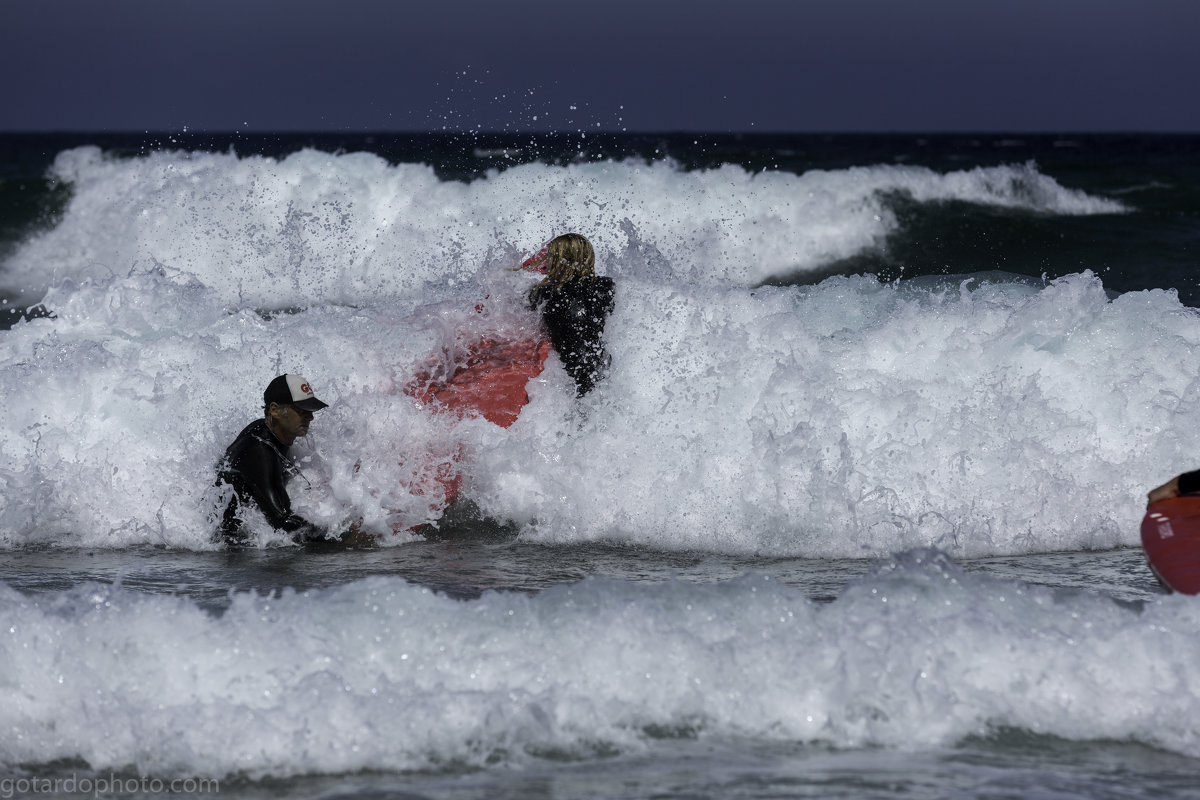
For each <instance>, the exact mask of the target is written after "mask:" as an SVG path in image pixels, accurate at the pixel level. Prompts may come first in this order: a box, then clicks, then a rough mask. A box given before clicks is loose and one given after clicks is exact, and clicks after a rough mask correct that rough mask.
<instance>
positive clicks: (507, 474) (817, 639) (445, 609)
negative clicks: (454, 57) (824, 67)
mask: <svg viewBox="0 0 1200 800" xmlns="http://www.w3.org/2000/svg"><path fill="white" fill-rule="evenodd" d="M572 230H573V231H578V232H580V233H584V234H585V235H587V236H588V237H589V238H590V239H591V240H592V242H593V243H594V245H595V246H596V250H597V256H598V271H600V272H601V273H603V274H607V275H610V276H612V277H613V278H614V280H615V281H616V285H617V300H616V310H615V312H614V314H613V316H612V317H611V318H610V320H609V324H608V327H607V330H606V338H607V342H608V347H609V350H610V352H611V354H612V357H613V365H612V369H611V372H610V374H609V375H608V376H607V378H606V379H605V380H604V381H603V382H602V383H601V384H600V385H599V387H598V388H597V389H596V390H595V391H594V392H593V393H592V394H590V395H588V396H587V397H586V398H583V399H581V400H577V399H576V398H575V397H574V392H573V387H572V386H571V382H570V379H569V378H568V377H567V376H566V374H565V372H564V371H563V369H562V366H561V364H559V363H558V362H557V359H556V358H555V357H553V356H552V357H551V360H550V361H549V362H548V365H547V369H546V371H545V372H544V373H543V375H542V376H541V377H539V378H538V379H535V380H534V381H532V382H531V383H530V385H529V387H528V390H529V394H530V398H531V399H530V403H529V405H528V406H526V408H525V409H524V410H523V412H522V414H521V417H520V419H518V421H517V422H516V423H515V424H514V425H513V426H512V427H511V428H508V429H502V428H498V427H496V426H494V425H491V424H490V423H488V422H486V421H484V420H479V419H466V420H453V419H448V418H447V417H446V416H445V415H439V414H436V413H433V412H432V411H431V410H430V409H428V408H422V407H419V406H418V405H416V404H414V402H413V401H412V399H411V398H409V397H408V396H407V395H405V394H404V393H403V392H402V391H401V389H402V387H403V386H404V385H405V383H406V382H407V381H408V380H409V379H410V378H411V377H412V375H413V374H414V373H415V372H417V371H419V370H421V369H423V368H426V367H428V366H429V365H430V364H440V365H442V366H445V365H448V364H452V363H453V362H455V361H456V360H457V359H460V358H462V357H463V353H462V352H461V348H460V345H459V344H458V343H460V342H461V341H463V340H465V339H469V338H470V337H471V336H472V335H475V334H481V333H495V332H500V333H511V332H518V331H528V330H530V329H531V328H533V327H534V326H536V318H534V317H533V316H532V315H531V313H530V312H529V311H528V310H527V309H526V308H525V307H524V304H523V302H522V299H523V297H524V295H525V293H526V291H527V290H528V288H529V286H530V282H531V280H532V278H531V276H529V275H526V274H524V273H519V272H514V271H511V270H510V269H508V268H509V267H512V266H515V265H516V264H519V263H520V261H521V260H522V259H523V258H524V257H525V256H526V255H528V254H530V253H532V252H534V251H536V250H537V249H538V248H539V247H540V246H541V244H542V243H543V242H545V241H546V240H547V239H549V238H550V237H551V236H553V235H556V234H559V233H563V232H566V231H572ZM0 302H2V303H3V309H4V312H5V314H4V319H3V329H2V330H0V405H2V406H3V408H4V409H5V413H4V417H3V424H2V425H0V453H2V454H3V458H0V486H2V487H3V492H2V493H0V731H3V732H4V733H3V735H0V795H3V796H18V795H21V794H28V795H37V796H58V797H71V796H79V794H80V793H81V792H82V793H105V792H107V793H108V794H109V795H111V796H125V795H137V794H139V793H141V794H153V793H155V792H156V791H170V792H171V793H174V794H179V795H181V796H198V795H205V794H214V793H216V790H217V789H218V788H219V791H220V793H221V794H228V795H232V796H235V797H247V798H257V797H280V796H288V797H313V798H332V797H347V798H373V797H413V798H415V797H424V798H448V799H449V798H454V799H457V798H476V797H489V798H491V797H513V798H555V799H557V798H590V797H604V798H610V797H611V798H650V797H687V798H701V797H704V798H709V797H711V798H767V797H771V798H778V797H820V798H837V797H845V798H860V797H867V798H872V797H880V798H883V797H896V796H904V797H917V798H924V797H929V798H935V797H936V798H941V797H980V798H983V797H987V798H998V797H1014V798H1015V797H1021V798H1027V797H1035V798H1036V797H1046V798H1067V797H1080V798H1084V797H1086V798H1103V797H1114V798H1116V797H1121V798H1128V797H1135V798H1136V797H1147V798H1149V797H1155V798H1162V797H1200V723H1198V722H1197V721H1196V720H1197V719H1200V713H1198V712H1200V708H1197V706H1198V705H1200V667H1198V666H1197V664H1200V605H1197V603H1196V601H1195V600H1194V599H1193V598H1190V597H1182V596H1174V595H1168V594H1165V593H1164V592H1163V591H1162V590H1161V589H1160V588H1159V587H1158V585H1157V584H1156V582H1155V581H1154V579H1153V577H1152V576H1151V575H1150V573H1149V571H1148V570H1147V568H1146V567H1145V564H1144V559H1143V558H1142V554H1141V551H1140V548H1139V547H1138V523H1139V521H1140V519H1141V515H1142V512H1143V509H1144V504H1145V493H1146V491H1148V490H1149V489H1150V488H1151V487H1153V486H1155V485H1157V484H1158V483H1161V482H1162V481H1164V480H1166V479H1167V478H1169V477H1171V476H1172V475H1174V474H1176V473H1178V472H1180V471H1183V470H1186V469H1194V468H1196V467H1197V466H1200V465H1198V464H1197V463H1196V462H1197V454H1198V453H1200V430H1198V426H1197V425H1195V420H1196V419H1197V415H1198V414H1200V408H1198V404H1200V312H1198V311H1197V306H1200V137H1171V136H1080V135H1075V136H1029V137H1012V136H1006V137H999V136H986V135H978V136H890V137H868V136H777V135H772V136H753V137H748V136H716V135H703V136H701V135H680V134H676V135H663V136H642V135H637V136H635V135H626V136H592V135H588V136H586V137H585V136H583V135H580V134H576V135H565V134H563V135H553V136H549V135H547V136H540V137H529V136H523V137H522V136H510V137H494V136H454V135H445V136H432V135H407V136H406V135H383V134H380V135H374V136H365V135H359V136H298V135H286V136H258V137H251V136H227V137H218V136H210V135H200V134H173V135H144V136H117V135H96V136H86V135H45V136H31V135H21V136H16V135H8V136H0ZM285 371H292V372H302V373H303V374H304V375H306V376H307V377H308V378H309V379H310V380H311V382H312V383H313V385H314V388H315V389H316V391H317V394H318V396H320V397H321V398H322V399H324V400H326V401H327V402H329V403H330V408H329V409H327V410H325V411H322V412H320V413H319V414H318V415H317V418H316V420H315V422H314V424H313V426H312V432H311V434H310V435H309V436H308V437H307V438H306V439H305V440H302V441H301V442H299V443H298V444H297V446H296V448H295V450H296V452H297V453H298V455H299V456H300V458H301V461H302V467H303V474H304V479H303V481H301V482H300V483H299V484H298V485H294V488H293V499H294V502H295V505H296V506H297V508H298V510H299V511H300V512H301V513H303V514H304V515H306V516H308V517H310V518H312V519H315V520H318V521H321V522H324V523H327V524H330V525H337V524H341V523H344V522H346V521H348V520H353V519H358V518H361V519H362V520H363V522H362V524H363V526H364V527H365V528H366V529H367V530H369V531H371V532H373V533H375V534H377V535H378V537H379V544H378V546H377V547H375V548H374V549H371V550H364V551H351V552H310V551H306V550H302V549H300V548H296V547H293V546H290V545H289V544H288V543H287V542H286V540H284V539H283V538H282V537H280V536H278V535H275V534H273V533H271V532H270V531H268V530H260V534H261V535H260V542H259V546H258V547H255V548H252V549H250V550H247V551H239V552H230V551H227V550H225V549H223V548H221V547H220V546H218V545H216V544H214V543H213V541H212V537H211V534H212V531H213V527H214V526H213V514H214V510H215V509H217V508H218V507H219V505H220V502H221V497H220V495H219V492H218V491H217V490H216V489H215V488H214V487H213V486H212V474H213V473H212V469H213V464H214V463H215V462H216V461H217V459H218V458H219V457H220V454H221V453H222V451H223V449H224V447H225V446H226V445H227V444H228V442H229V441H230V440H231V439H232V437H233V436H234V435H235V434H236V433H237V432H238V431H239V430H240V429H241V427H242V426H243V425H244V424H245V423H246V422H248V421H249V420H251V419H253V418H254V417H255V416H256V415H257V414H258V413H260V410H261V392H262V388H263V386H264V385H265V383H266V382H267V381H268V380H269V379H270V378H271V377H273V376H274V375H276V374H278V373H280V372H285ZM446 466H451V467H452V468H454V469H456V470H458V471H460V472H461V474H462V475H463V480H464V489H463V495H464V498H465V499H464V500H463V501H462V502H461V503H459V504H458V505H457V506H455V507H454V508H452V509H449V510H448V511H446V512H445V513H443V511H442V510H441V509H438V508H435V507H431V504H430V501H429V496H430V493H429V487H430V483H429V482H430V481H431V480H433V477H432V476H433V475H434V474H435V473H436V472H437V470H438V468H440V467H446ZM416 526H424V527H416ZM414 530H416V531H417V532H414ZM101 789H103V790H104V792H101V791H99V790H101ZM93 790H95V791H93Z"/></svg>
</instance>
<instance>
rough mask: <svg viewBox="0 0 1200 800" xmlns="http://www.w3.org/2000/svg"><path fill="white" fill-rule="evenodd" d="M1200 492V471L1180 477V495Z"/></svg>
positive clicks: (1186, 473)
mask: <svg viewBox="0 0 1200 800" xmlns="http://www.w3.org/2000/svg"><path fill="white" fill-rule="evenodd" d="M1193 492H1200V470H1196V471H1195V472H1185V473H1183V474H1182V475H1180V476H1179V493H1180V494H1192V493H1193Z"/></svg>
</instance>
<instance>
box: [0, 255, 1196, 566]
mask: <svg viewBox="0 0 1200 800" xmlns="http://www.w3.org/2000/svg"><path fill="white" fill-rule="evenodd" d="M488 280H489V281H491V283H490V284H488V285H487V286H486V287H485V286H484V285H483V282H482V281H481V282H480V283H477V284H473V285H472V286H471V287H470V288H469V290H464V294H463V296H462V299H461V300H460V301H459V302H456V303H452V302H447V303H442V304H436V305H429V306H425V307H422V308H420V309H418V310H417V311H416V312H413V313H409V312H405V311H396V310H394V309H393V308H392V307H391V306H389V305H387V304H377V305H363V306H360V307H358V308H350V307H343V306H320V307H316V308H312V309H309V310H307V311H303V312H298V313H294V314H282V315H278V316H274V317H271V318H269V319H267V318H264V317H263V316H261V315H259V314H256V313H254V312H252V311H239V312H235V313H229V312H226V311H225V310H223V309H222V304H221V301H220V298H219V297H218V296H217V294H218V293H216V292H214V291H212V290H210V289H208V288H206V287H203V286H201V285H199V284H197V283H196V282H195V281H194V280H191V279H182V278H181V277H180V276H171V275H168V274H165V273H163V272H162V271H153V270H152V271H150V272H146V273H139V274H135V275H131V276H128V277H121V278H115V277H114V278H109V279H106V280H103V281H101V280H89V281H85V282H84V283H82V284H80V285H76V286H71V287H67V286H65V285H64V286H62V287H59V288H58V289H56V290H55V291H54V292H52V293H51V298H50V302H51V303H52V304H53V305H54V307H55V308H56V313H57V317H56V318H55V319H39V320H33V321H30V322H25V323H22V324H20V325H18V326H16V327H15V328H14V329H13V330H11V331H9V332H7V333H5V334H4V335H3V336H0V403H2V404H3V407H4V408H5V410H6V415H5V421H4V424H3V425H2V426H0V452H2V453H3V461H2V462H0V481H3V485H4V492H3V497H0V537H2V538H3V541H4V542H5V543H6V544H8V545H10V546H11V545H18V544H22V543H37V542H43V543H44V542H55V543H59V544H75V545H83V546H97V545H112V546H123V545H128V544H134V543H140V542H160V543H167V544H170V545H173V546H185V547H205V546H208V545H207V544H206V543H207V540H208V539H207V537H208V534H209V532H210V531H211V520H210V519H209V518H208V516H207V515H208V514H210V513H211V511H212V508H213V507H214V503H215V502H216V500H215V499H214V496H213V491H212V488H211V486H210V480H211V476H212V465H213V464H214V463H215V462H216V461H217V459H218V458H219V456H220V454H221V452H222V450H223V448H224V446H225V445H226V444H227V443H228V442H229V441H230V440H231V438H232V437H233V435H234V434H236V432H237V431H238V430H239V429H240V427H241V426H242V425H244V424H245V423H246V422H248V421H249V420H250V419H253V418H254V416H256V415H257V414H258V413H259V408H260V404H261V400H260V398H261V394H260V393H261V390H262V388H261V387H262V385H263V383H264V382H265V380H266V379H267V377H269V376H273V375H275V374H277V373H279V372H283V371H302V372H303V373H304V374H306V375H307V376H308V377H309V378H310V379H311V380H312V381H313V382H314V385H315V386H316V387H317V390H318V392H319V394H320V395H321V396H323V397H324V398H325V399H326V400H328V401H330V402H331V403H332V407H331V408H330V409H328V410H326V411H323V412H321V413H320V414H319V415H318V417H317V420H316V422H315V423H314V425H313V432H312V434H311V435H310V437H309V440H308V442H307V443H301V444H299V445H298V446H297V450H298V453H299V455H300V456H301V457H302V458H304V459H305V462H304V463H305V473H306V476H307V479H308V481H309V483H310V484H311V486H304V485H303V484H302V485H301V489H299V490H297V491H296V492H294V494H295V495H296V501H297V504H298V506H299V507H300V508H301V509H302V510H303V512H304V513H306V514H308V515H310V516H312V517H314V518H317V519H320V520H321V521H324V522H328V523H330V524H334V523H336V522H338V521H339V520H343V519H345V518H348V517H351V516H354V515H362V516H364V517H365V518H366V520H367V523H368V526H369V527H371V528H372V529H373V530H376V531H386V530H389V529H390V528H391V527H393V526H400V527H406V526H407V525H408V524H415V523H417V522H420V521H423V520H425V519H427V518H428V517H429V507H428V487H429V484H428V483H427V481H428V479H429V477H428V471H429V470H432V469H435V468H436V464H437V462H438V461H439V460H444V459H454V460H457V461H459V462H460V465H461V469H462V470H463V474H464V477H465V487H466V488H465V493H466V494H467V495H468V496H470V497H471V498H473V499H474V500H475V501H476V502H477V503H478V504H479V506H480V507H481V508H482V509H483V510H484V511H485V512H486V513H488V514H490V515H493V516H495V517H497V518H499V519H506V520H514V521H516V522H518V523H519V524H520V525H521V526H523V534H522V535H524V536H526V537H529V538H533V539H538V540H544V541H560V542H570V541H582V540H595V539H603V538H612V539H616V540H622V541H637V542H640V543H645V544H649V545H652V546H656V547H666V548H699V549H706V550H713V551H725V552H773V553H780V554H795V555H808V556H856V555H880V554H886V553H889V552H893V551H895V550H899V549H904V548H907V547H913V546H921V545H936V546H939V547H942V548H944V549H946V550H947V551H949V552H952V553H955V554H958V555H985V554H995V553H1022V552H1040V551H1048V550H1074V549H1080V548H1092V547H1110V546H1114V545H1118V544H1132V543H1134V542H1135V541H1136V523H1137V520H1138V518H1139V517H1140V513H1141V511H1140V505H1141V502H1142V501H1141V499H1140V498H1142V497H1143V496H1144V491H1145V490H1146V489H1147V488H1148V487H1149V486H1152V485H1155V484H1156V482H1158V481H1161V480H1163V479H1165V478H1167V477H1169V476H1170V475H1171V474H1174V473H1175V472H1177V471H1179V470H1182V469H1184V468H1188V467H1190V466H1193V464H1192V461H1191V460H1192V458H1193V457H1194V454H1195V453H1196V452H1200V433H1197V431H1196V430H1195V426H1194V425H1193V424H1191V421H1192V420H1193V419H1194V418H1195V415H1196V413H1197V409H1196V403H1197V387H1198V386H1200V374H1198V370H1200V359H1197V358H1196V357H1195V356H1194V354H1195V352H1196V350H1197V348H1198V347H1200V318H1198V317H1197V315H1196V313H1195V312H1194V311H1192V310H1190V309H1186V308H1184V307H1182V306H1181V305H1180V304H1179V302H1178V300H1177V299H1176V298H1175V296H1174V294H1173V293H1169V292H1159V291H1156V292H1139V293H1130V294H1126V295H1123V296H1121V297H1119V298H1117V299H1116V300H1114V301H1110V300H1109V298H1108V297H1107V296H1106V294H1105V292H1104V291H1103V288H1102V286H1101V284H1100V282H1099V281H1098V280H1097V279H1096V278H1095V277H1094V276H1091V275H1088V274H1081V275H1076V276H1070V277H1067V278H1063V279H1061V280H1058V281H1055V282H1053V283H1051V284H1050V285H1048V286H1046V287H1044V288H1036V287H1030V286H1028V285H1025V284H1020V283H996V284H989V285H984V286H979V287H977V288H975V289H974V291H969V290H967V289H966V288H964V289H963V290H961V291H959V290H954V291H942V290H938V289H929V288H922V289H908V288H906V287H905V286H904V285H903V284H881V283H879V282H878V281H876V280H875V279H873V278H869V277H861V278H834V279H829V280H826V281H824V282H823V283H821V284H818V285H816V286H811V287H790V288H762V289H758V290H753V291H752V290H746V289H704V288H697V289H693V290H691V291H684V290H681V289H678V288H671V287H664V286H659V285H654V284H651V283H648V282H645V281H643V280H640V279H634V278H630V279H625V280H622V281H621V282H620V283H619V289H618V296H617V310H616V312H615V313H614V315H613V317H612V318H611V320H610V322H609V326H608V332H607V336H608V340H609V347H610V350H611V352H612V355H613V369H612V372H611V374H610V376H609V377H608V379H607V380H606V381H604V382H603V383H602V384H601V386H600V387H599V388H598V389H597V390H596V391H595V392H594V393H593V394H592V395H589V396H588V397H587V398H585V399H584V400H583V401H581V402H579V403H576V401H575V400H574V397H573V392H572V391H571V388H570V386H569V379H568V378H567V377H566V375H565V373H564V371H563V370H562V367H561V366H560V365H559V364H558V362H557V360H556V359H555V358H554V357H552V358H551V361H550V362H549V363H548V367H547V370H546V372H545V373H544V374H543V376H542V377H541V378H539V379H537V380H535V381H534V382H533V383H532V384H531V385H530V387H529V389H530V394H531V398H532V399H531V403H530V405H529V406H527V407H526V409H525V410H524V411H523V413H522V416H521V418H520V419H519V420H518V421H517V423H516V424H515V425H514V426H513V427H512V428H510V429H507V430H504V429H501V428H498V427H496V426H494V425H491V424H490V423H487V422H486V421H483V420H467V421H464V422H462V423H457V424H456V423H453V422H452V421H451V420H448V419H446V418H443V417H440V416H438V415H435V414H432V413H431V412H430V411H429V410H428V409H422V408H419V407H417V406H416V404H415V403H414V402H413V401H412V400H411V399H410V398H408V397H407V396H406V395H404V394H403V393H402V392H401V391H400V388H401V387H402V386H403V384H404V383H405V382H407V380H409V378H410V377H411V376H412V375H413V374H414V373H415V372H416V371H417V369H418V368H420V367H421V366H422V365H423V364H424V363H425V362H426V361H427V360H428V359H429V358H431V357H433V356H437V357H442V356H441V355H439V354H444V353H445V352H446V351H447V349H448V347H449V345H450V343H452V341H453V338H454V336H455V332H456V331H469V330H490V329H512V328H515V327H518V326H526V327H528V326H529V325H531V324H533V319H532V317H531V316H530V315H529V312H527V311H524V310H523V309H521V308H520V298H521V297H522V296H523V292H524V287H525V286H526V285H527V280H526V276H524V275H516V274H513V273H500V274H499V276H498V277H497V276H493V277H489V278H488ZM968 283H970V281H968ZM483 294H490V295H491V296H490V298H489V300H488V302H489V303H490V304H491V308H490V310H489V312H488V314H487V315H479V314H477V313H476V312H475V311H474V308H473V304H474V302H475V301H476V300H478V299H479V298H480V297H482V295H483ZM450 349H452V348H450ZM1189 354H1191V355H1189ZM429 454H433V456H434V457H433V458H429V457H428V455H429ZM423 470H424V471H423ZM423 487H424V488H423ZM399 540H400V541H402V540H404V537H400V539H399Z"/></svg>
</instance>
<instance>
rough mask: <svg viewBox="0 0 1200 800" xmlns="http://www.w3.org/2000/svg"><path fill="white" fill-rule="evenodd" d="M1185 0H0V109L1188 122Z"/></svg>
mask: <svg viewBox="0 0 1200 800" xmlns="http://www.w3.org/2000/svg"><path fill="white" fill-rule="evenodd" d="M1197 31H1200V0H720V1H719V2H718V1H717V0H603V1H600V2H586V0H553V1H551V0H511V1H510V2H483V1H482V0H207V2H195V1H194V0H104V1H103V2H102V1H101V0H0V74H2V75H3V76H4V91H3V92H2V93H0V130H9V131H13V130H25V131H38V130H43V131H44V130H87V131H146V130H150V131H179V130H183V129H185V128H186V129H187V130H191V131H202V130H209V131H233V130H241V131H295V130H305V131H368V130H397V131H417V130H440V129H442V128H443V127H447V128H450V129H453V130H458V131H461V130H474V129H480V130H501V131H503V130H509V131H528V130H571V131H575V130H622V129H627V130H630V131H712V132H732V131H762V132H769V131H965V130H968V131H996V132H1002V131H1014V132H1015V131H1022V132H1032V131H1188V132H1200V102H1197V100H1196V96H1197V88H1196V87H1197V83H1198V82H1200V45H1198V44H1197V41H1196V39H1197Z"/></svg>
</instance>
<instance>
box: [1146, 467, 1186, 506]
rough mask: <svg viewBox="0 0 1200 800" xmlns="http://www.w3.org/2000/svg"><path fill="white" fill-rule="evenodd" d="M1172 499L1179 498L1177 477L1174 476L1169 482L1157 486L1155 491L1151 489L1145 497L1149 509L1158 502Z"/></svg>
mask: <svg viewBox="0 0 1200 800" xmlns="http://www.w3.org/2000/svg"><path fill="white" fill-rule="evenodd" d="M1172 497H1179V476H1178V475H1176V476H1175V477H1174V478H1171V480H1169V481H1167V482H1166V483H1164V484H1163V485H1162V486H1159V487H1158V488H1156V489H1151V490H1150V494H1148V495H1146V506H1147V507H1150V506H1152V505H1154V504H1155V503H1157V502H1158V501H1159V500H1168V499H1170V498H1172Z"/></svg>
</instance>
